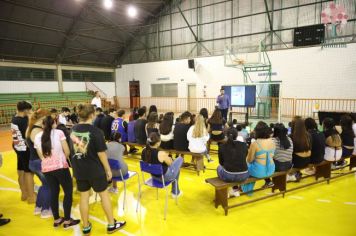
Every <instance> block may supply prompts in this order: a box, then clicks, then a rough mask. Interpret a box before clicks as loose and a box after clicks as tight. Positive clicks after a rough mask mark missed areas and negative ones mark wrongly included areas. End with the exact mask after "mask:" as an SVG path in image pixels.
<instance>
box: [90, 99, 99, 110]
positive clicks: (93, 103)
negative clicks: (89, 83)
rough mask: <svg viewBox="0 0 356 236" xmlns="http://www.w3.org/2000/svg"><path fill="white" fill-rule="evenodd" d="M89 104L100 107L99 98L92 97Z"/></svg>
mask: <svg viewBox="0 0 356 236" xmlns="http://www.w3.org/2000/svg"><path fill="white" fill-rule="evenodd" d="M91 105H95V106H96V107H100V108H101V98H97V97H94V98H93V100H91Z"/></svg>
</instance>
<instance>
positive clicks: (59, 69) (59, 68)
mask: <svg viewBox="0 0 356 236" xmlns="http://www.w3.org/2000/svg"><path fill="white" fill-rule="evenodd" d="M56 78H57V81H58V92H60V93H63V92H64V91H63V78H62V66H61V65H59V64H58V65H57V66H56Z"/></svg>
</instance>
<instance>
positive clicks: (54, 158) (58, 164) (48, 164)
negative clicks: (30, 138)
mask: <svg viewBox="0 0 356 236" xmlns="http://www.w3.org/2000/svg"><path fill="white" fill-rule="evenodd" d="M42 134H43V131H42V132H40V133H38V134H37V135H36V136H35V142H34V144H35V145H34V146H35V148H36V149H40V150H42V145H41V138H42ZM64 140H66V136H65V135H64V133H63V131H62V130H59V129H52V131H51V146H52V150H51V156H50V157H45V158H44V159H43V160H42V162H41V167H42V172H43V173H45V172H50V171H54V170H59V169H63V168H68V167H69V166H68V163H67V158H66V155H65V154H64V151H63V148H62V143H61V142H62V141H64Z"/></svg>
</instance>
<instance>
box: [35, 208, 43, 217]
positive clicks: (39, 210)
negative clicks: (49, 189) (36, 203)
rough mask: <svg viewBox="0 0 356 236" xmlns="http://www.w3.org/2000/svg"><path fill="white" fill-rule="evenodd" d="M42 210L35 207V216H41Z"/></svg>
mask: <svg viewBox="0 0 356 236" xmlns="http://www.w3.org/2000/svg"><path fill="white" fill-rule="evenodd" d="M41 211H42V208H41V207H35V211H34V212H33V214H34V215H35V216H38V215H39V214H41Z"/></svg>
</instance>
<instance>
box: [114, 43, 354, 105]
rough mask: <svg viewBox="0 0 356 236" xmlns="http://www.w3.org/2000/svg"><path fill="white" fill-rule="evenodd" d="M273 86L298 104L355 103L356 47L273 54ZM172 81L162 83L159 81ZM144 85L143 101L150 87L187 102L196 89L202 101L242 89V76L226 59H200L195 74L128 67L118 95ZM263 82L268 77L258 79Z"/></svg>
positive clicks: (174, 66) (180, 66)
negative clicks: (174, 89)
mask: <svg viewBox="0 0 356 236" xmlns="http://www.w3.org/2000/svg"><path fill="white" fill-rule="evenodd" d="M268 55H269V57H270V60H271V63H272V71H273V72H276V73H277V75H276V76H272V80H275V81H282V97H293V98H356V92H355V90H356V44H355V43H353V44H348V45H347V48H327V49H321V48H320V47H309V48H300V49H288V50H278V51H271V52H268ZM167 77H168V78H169V80H163V81H159V80H157V79H158V78H167ZM133 78H134V79H135V80H139V81H140V85H141V86H140V88H141V97H150V96H151V88H150V85H151V84H155V83H178V96H179V97H186V96H187V84H189V83H193V84H196V85H197V96H198V97H203V89H204V86H206V92H207V97H215V96H216V95H217V94H218V93H219V88H220V87H221V86H222V85H230V84H242V83H243V74H242V72H241V71H240V70H238V69H235V68H228V67H224V58H223V57H222V56H219V57H206V58H197V59H196V71H195V72H194V71H193V70H191V69H188V62H187V60H173V61H164V62H152V63H143V64H132V65H123V66H122V68H120V69H117V71H116V80H117V94H118V96H119V97H127V96H129V85H128V83H129V81H130V80H132V79H133ZM253 78H254V80H255V79H256V78H257V79H259V80H263V79H264V77H259V76H257V73H255V76H254V77H253Z"/></svg>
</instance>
